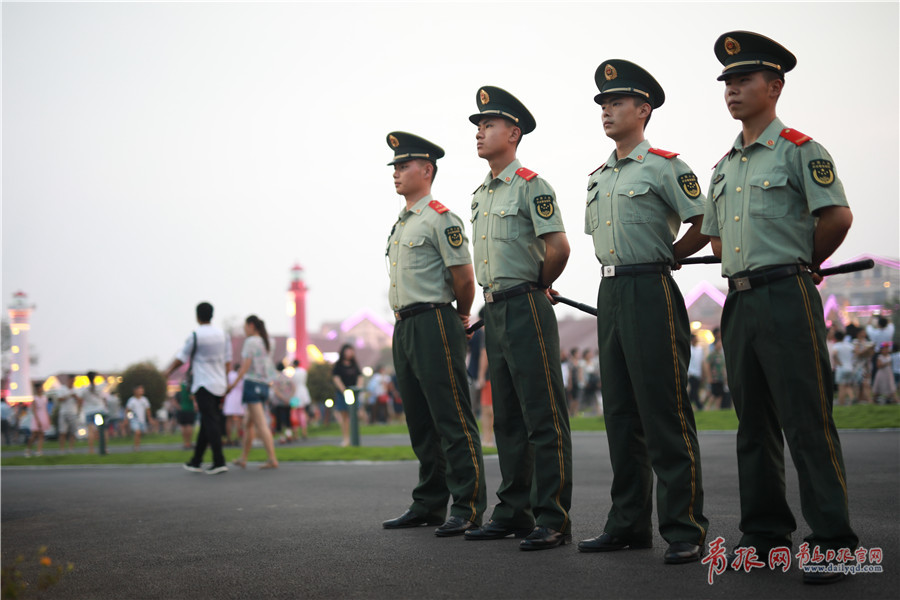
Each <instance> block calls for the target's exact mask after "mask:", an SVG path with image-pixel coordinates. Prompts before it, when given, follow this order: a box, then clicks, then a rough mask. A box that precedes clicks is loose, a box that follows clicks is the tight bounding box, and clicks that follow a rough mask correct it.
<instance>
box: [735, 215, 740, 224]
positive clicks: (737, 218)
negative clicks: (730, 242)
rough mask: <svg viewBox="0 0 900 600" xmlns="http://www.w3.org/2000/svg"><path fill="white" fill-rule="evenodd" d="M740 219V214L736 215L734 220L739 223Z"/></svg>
mask: <svg viewBox="0 0 900 600" xmlns="http://www.w3.org/2000/svg"><path fill="white" fill-rule="evenodd" d="M740 220H741V218H740V217H739V216H737V215H734V222H735V223H737V222H738V221H740Z"/></svg>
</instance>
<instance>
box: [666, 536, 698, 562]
mask: <svg viewBox="0 0 900 600" xmlns="http://www.w3.org/2000/svg"><path fill="white" fill-rule="evenodd" d="M663 560H664V562H665V563H666V564H667V565H680V564H682V563H689V562H694V561H697V560H700V546H698V545H697V544H692V543H690V542H672V543H671V544H669V548H668V549H667V550H666V554H665V556H664V557H663Z"/></svg>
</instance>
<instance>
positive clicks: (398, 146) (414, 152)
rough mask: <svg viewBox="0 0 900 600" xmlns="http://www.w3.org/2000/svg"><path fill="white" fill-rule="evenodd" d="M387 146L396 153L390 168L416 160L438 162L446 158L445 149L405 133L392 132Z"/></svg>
mask: <svg viewBox="0 0 900 600" xmlns="http://www.w3.org/2000/svg"><path fill="white" fill-rule="evenodd" d="M387 145H388V146H390V147H391V150H393V151H394V160H392V161H391V162H389V163H388V166H390V165H396V164H397V163H402V162H406V161H408V160H413V159H414V158H421V159H423V160H427V161H430V162H437V159H439V158H441V157H443V156H444V149H443V148H441V147H440V146H438V145H437V144H432V143H431V142H429V141H428V140H426V139H425V138H421V137H419V136H417V135H413V134H411V133H406V132H405V131H392V132H390V133H389V134H388V135H387Z"/></svg>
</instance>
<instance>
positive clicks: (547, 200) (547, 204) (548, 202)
mask: <svg viewBox="0 0 900 600" xmlns="http://www.w3.org/2000/svg"><path fill="white" fill-rule="evenodd" d="M534 208H535V210H537V214H539V215H540V216H541V217H542V218H544V219H549V218H550V217H552V216H553V196H550V195H543V196H538V197H537V198H535V199H534Z"/></svg>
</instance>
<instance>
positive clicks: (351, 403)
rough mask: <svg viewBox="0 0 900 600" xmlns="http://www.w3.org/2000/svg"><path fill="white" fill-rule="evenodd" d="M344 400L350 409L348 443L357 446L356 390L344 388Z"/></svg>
mask: <svg viewBox="0 0 900 600" xmlns="http://www.w3.org/2000/svg"><path fill="white" fill-rule="evenodd" d="M344 402H346V403H347V407H348V408H349V409H350V445H351V446H359V412H358V411H359V406H358V405H357V403H356V390H355V389H354V388H347V389H345V390H344Z"/></svg>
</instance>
